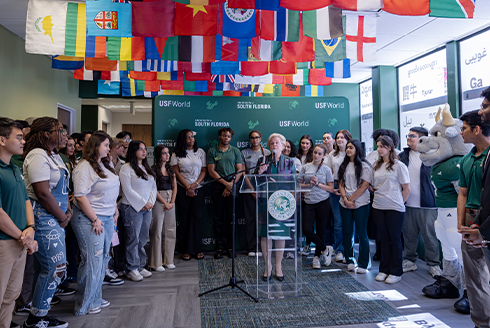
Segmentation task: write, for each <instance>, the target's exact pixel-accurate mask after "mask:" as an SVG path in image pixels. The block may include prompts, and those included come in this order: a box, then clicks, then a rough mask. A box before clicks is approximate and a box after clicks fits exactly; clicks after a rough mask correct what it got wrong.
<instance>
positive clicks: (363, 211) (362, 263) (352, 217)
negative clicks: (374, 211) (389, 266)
mask: <svg viewBox="0 0 490 328" xmlns="http://www.w3.org/2000/svg"><path fill="white" fill-rule="evenodd" d="M340 213H342V222H343V224H344V255H345V259H346V262H347V263H348V264H351V263H352V264H356V258H355V256H354V225H355V227H356V230H357V235H358V237H359V263H358V264H359V267H361V268H363V269H369V268H370V267H371V257H370V255H369V238H368V235H367V221H368V218H369V205H364V206H361V207H359V208H356V209H348V208H344V207H342V206H341V207H340Z"/></svg>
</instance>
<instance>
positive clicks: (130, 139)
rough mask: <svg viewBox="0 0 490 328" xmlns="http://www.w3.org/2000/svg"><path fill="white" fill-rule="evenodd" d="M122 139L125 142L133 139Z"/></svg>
mask: <svg viewBox="0 0 490 328" xmlns="http://www.w3.org/2000/svg"><path fill="white" fill-rule="evenodd" d="M122 141H124V142H131V141H132V140H131V139H130V138H124V139H122Z"/></svg>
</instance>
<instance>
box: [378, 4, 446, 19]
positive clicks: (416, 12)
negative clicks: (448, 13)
mask: <svg viewBox="0 0 490 328" xmlns="http://www.w3.org/2000/svg"><path fill="white" fill-rule="evenodd" d="M444 3H445V2H444ZM383 4H384V6H383V11H386V12H387V13H390V14H395V15H402V16H423V15H427V14H428V13H430V0H404V1H400V0H383Z"/></svg>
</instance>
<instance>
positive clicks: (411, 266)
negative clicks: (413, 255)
mask: <svg viewBox="0 0 490 328" xmlns="http://www.w3.org/2000/svg"><path fill="white" fill-rule="evenodd" d="M402 267H403V272H409V271H415V270H417V265H416V264H415V263H414V262H412V261H410V260H404V261H403V264H402Z"/></svg>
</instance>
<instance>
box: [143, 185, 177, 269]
mask: <svg viewBox="0 0 490 328" xmlns="http://www.w3.org/2000/svg"><path fill="white" fill-rule="evenodd" d="M158 193H160V196H162V197H163V199H165V200H166V201H167V202H168V203H170V201H171V199H172V190H160V191H158ZM152 215H153V220H152V221H151V225H150V249H149V252H148V253H149V254H148V258H149V267H150V268H153V269H156V268H158V267H159V266H160V265H162V264H165V265H169V264H173V263H174V251H175V237H176V230H177V229H176V224H175V206H174V207H173V208H172V209H171V210H170V211H165V206H164V205H163V203H160V202H159V201H156V202H155V206H154V207H153V211H152ZM162 255H163V257H162ZM162 258H163V262H162Z"/></svg>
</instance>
